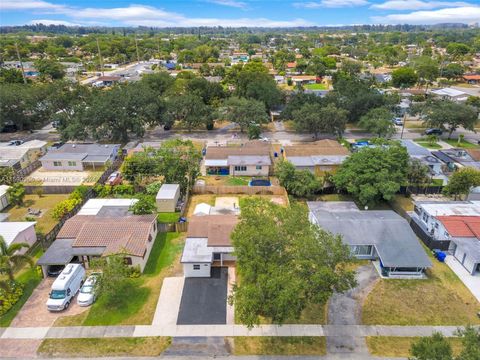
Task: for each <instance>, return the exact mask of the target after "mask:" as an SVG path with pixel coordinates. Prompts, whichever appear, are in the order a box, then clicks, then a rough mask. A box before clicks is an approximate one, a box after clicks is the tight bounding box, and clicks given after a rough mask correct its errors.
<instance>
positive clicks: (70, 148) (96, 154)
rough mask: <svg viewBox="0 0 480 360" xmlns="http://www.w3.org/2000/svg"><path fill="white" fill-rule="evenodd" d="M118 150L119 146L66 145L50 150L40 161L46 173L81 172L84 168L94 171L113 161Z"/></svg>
mask: <svg viewBox="0 0 480 360" xmlns="http://www.w3.org/2000/svg"><path fill="white" fill-rule="evenodd" d="M119 149H120V144H71V143H67V144H64V145H62V146H61V147H59V148H58V149H55V150H50V151H49V152H48V153H47V154H46V155H45V156H43V157H42V158H40V161H41V163H42V167H43V169H44V170H47V171H64V170H76V171H83V170H84V169H85V168H94V169H95V168H99V167H103V166H105V165H106V164H107V163H108V162H113V161H115V159H116V158H117V156H118V151H119Z"/></svg>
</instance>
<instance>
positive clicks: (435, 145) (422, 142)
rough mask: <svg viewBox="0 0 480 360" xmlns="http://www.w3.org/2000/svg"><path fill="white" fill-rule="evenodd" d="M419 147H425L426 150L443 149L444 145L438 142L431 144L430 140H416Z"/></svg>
mask: <svg viewBox="0 0 480 360" xmlns="http://www.w3.org/2000/svg"><path fill="white" fill-rule="evenodd" d="M414 141H415V142H416V143H417V144H418V145H420V146H423V147H424V148H427V149H441V148H442V145H440V144H438V143H436V142H430V141H428V140H424V139H416V140H414Z"/></svg>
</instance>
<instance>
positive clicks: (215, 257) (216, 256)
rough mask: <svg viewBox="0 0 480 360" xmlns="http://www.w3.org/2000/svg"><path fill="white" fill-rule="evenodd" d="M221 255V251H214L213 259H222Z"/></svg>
mask: <svg viewBox="0 0 480 360" xmlns="http://www.w3.org/2000/svg"><path fill="white" fill-rule="evenodd" d="M220 255H221V254H220V253H214V254H213V260H217V261H218V260H220Z"/></svg>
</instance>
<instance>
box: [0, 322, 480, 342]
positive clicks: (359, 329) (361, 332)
mask: <svg viewBox="0 0 480 360" xmlns="http://www.w3.org/2000/svg"><path fill="white" fill-rule="evenodd" d="M477 328H480V327H479V326H477ZM457 329H458V326H387V325H282V326H280V325H260V326H258V327H255V328H253V329H248V328H247V327H246V326H243V325H170V326H164V325H160V326H157V325H132V326H69V327H36V328H13V327H9V328H0V339H46V338H55V339H62V338H109V337H151V336H172V337H175V336H182V337H192V336H193V337H198V336H203V337H207V336H327V337H335V336H338V337H341V336H347V337H365V336H402V337H414V336H430V335H431V334H432V333H434V332H440V333H442V334H443V335H444V336H446V337H454V336H455V332H456V330H457Z"/></svg>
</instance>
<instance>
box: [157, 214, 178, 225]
mask: <svg viewBox="0 0 480 360" xmlns="http://www.w3.org/2000/svg"><path fill="white" fill-rule="evenodd" d="M179 218H180V212H164V213H158V215H157V221H158V222H159V223H166V224H168V223H176V222H178V219H179Z"/></svg>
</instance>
